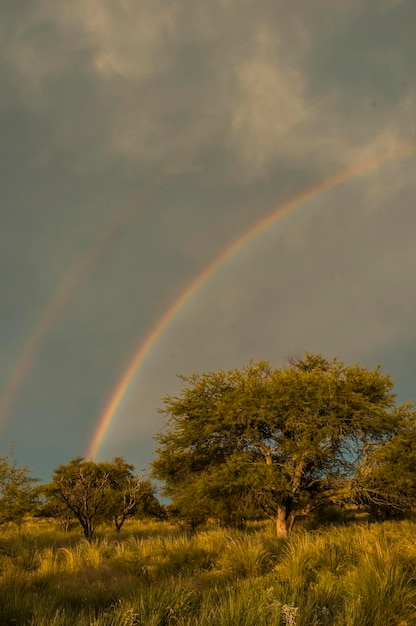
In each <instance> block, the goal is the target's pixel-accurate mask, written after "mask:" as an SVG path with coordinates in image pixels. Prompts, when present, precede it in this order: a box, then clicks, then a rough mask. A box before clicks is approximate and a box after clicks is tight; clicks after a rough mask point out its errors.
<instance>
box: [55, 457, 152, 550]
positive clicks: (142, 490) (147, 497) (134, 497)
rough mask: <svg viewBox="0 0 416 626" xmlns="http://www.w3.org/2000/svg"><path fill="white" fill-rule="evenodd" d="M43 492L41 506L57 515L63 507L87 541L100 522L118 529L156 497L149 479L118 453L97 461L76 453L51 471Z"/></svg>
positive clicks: (90, 538)
mask: <svg viewBox="0 0 416 626" xmlns="http://www.w3.org/2000/svg"><path fill="white" fill-rule="evenodd" d="M43 493H44V495H45V497H46V503H45V505H44V506H46V507H47V508H49V510H53V511H54V512H55V515H54V516H59V517H60V518H61V519H62V517H63V516H62V507H66V508H67V510H69V511H70V512H71V514H72V515H73V516H74V517H75V518H76V519H77V520H78V522H79V524H80V525H81V527H82V530H83V532H84V536H85V538H86V539H87V540H88V541H90V542H91V541H92V539H93V537H94V533H95V530H96V527H97V525H98V524H99V523H100V522H104V521H112V522H113V523H114V526H115V528H116V530H117V531H120V530H121V528H122V526H123V524H124V522H125V521H126V519H127V518H129V517H131V516H133V515H135V514H136V513H137V512H138V511H139V510H140V508H142V510H145V509H146V506H147V505H146V503H148V505H149V506H150V502H153V501H154V500H156V498H155V496H154V494H153V487H152V485H151V483H150V481H148V480H145V479H144V478H142V477H139V476H137V475H136V474H135V471H134V466H133V465H130V464H129V463H127V462H126V461H125V460H124V459H123V458H122V457H117V458H115V459H113V460H112V461H103V462H101V463H96V462H94V461H86V460H85V459H83V458H82V457H76V458H75V459H73V460H72V461H70V462H69V463H68V464H67V465H60V466H59V467H58V468H57V469H56V470H55V471H54V474H53V478H52V481H51V483H50V484H49V485H46V486H45V487H44V488H43ZM45 510H46V509H45Z"/></svg>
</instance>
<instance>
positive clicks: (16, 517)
mask: <svg viewBox="0 0 416 626" xmlns="http://www.w3.org/2000/svg"><path fill="white" fill-rule="evenodd" d="M182 380H183V381H184V383H185V386H184V388H183V389H182V391H181V392H180V394H179V396H178V397H173V396H167V397H166V398H165V399H164V408H162V409H160V412H161V413H162V414H164V415H165V416H166V417H167V420H168V427H167V430H166V431H163V432H162V433H160V434H159V435H157V437H156V439H157V442H158V444H159V447H158V449H157V450H156V457H155V460H154V461H153V462H152V470H151V478H152V479H157V480H158V481H161V483H162V494H163V495H164V496H166V497H167V498H169V500H170V505H169V506H168V507H166V506H163V505H161V504H160V503H159V501H158V499H157V497H156V489H155V487H154V485H153V483H152V482H151V480H150V479H148V478H145V477H144V476H139V475H137V474H136V472H135V469H134V466H133V465H131V464H129V463H127V462H126V461H125V460H124V459H123V458H122V457H117V458H114V459H113V460H111V461H105V462H94V461H87V460H85V459H83V458H82V457H76V458H75V459H73V460H72V461H70V462H69V463H67V464H66V465H60V466H59V467H57V468H56V469H55V470H54V473H53V476H52V480H51V482H50V483H48V484H45V485H40V486H39V485H36V482H37V481H35V480H34V479H33V478H30V477H29V470H28V468H26V467H24V468H19V467H18V466H17V463H16V461H15V459H14V457H13V452H12V451H11V452H10V453H9V454H8V455H6V456H5V457H2V458H0V523H6V522H14V523H15V524H17V525H18V526H19V527H20V526H21V524H22V522H23V520H24V518H25V516H27V515H34V514H35V515H40V516H46V517H53V518H55V519H56V520H57V521H58V523H59V524H60V525H61V527H62V528H63V529H64V530H68V529H70V528H72V527H73V526H74V524H79V525H80V526H81V528H82V531H83V533H84V536H85V538H86V539H87V540H88V541H92V539H93V537H94V533H95V531H96V528H97V526H98V525H99V524H101V523H103V522H107V523H108V522H110V523H112V524H113V525H114V528H115V529H116V530H117V531H120V529H121V528H122V526H123V524H124V522H125V521H126V519H128V518H130V517H133V516H153V517H157V518H163V517H165V516H166V514H169V515H170V516H171V517H176V518H177V519H178V520H184V521H186V522H187V523H189V524H190V525H191V526H192V527H193V528H196V527H197V526H198V525H199V524H201V523H204V522H206V521H207V520H209V519H211V520H212V519H214V520H217V521H218V523H221V524H226V525H232V526H239V525H242V524H244V522H245V520H247V519H250V518H264V517H270V518H272V519H273V520H274V523H275V527H276V532H277V535H278V536H281V537H285V536H287V535H288V534H289V533H290V532H291V531H292V529H293V527H294V525H295V523H296V521H297V520H298V519H299V518H302V517H303V518H304V517H307V516H310V515H312V514H313V515H315V516H316V515H318V516H319V514H321V515H322V516H323V514H324V513H323V512H325V514H327V512H328V510H330V511H332V512H336V511H337V510H338V511H340V510H341V511H342V510H345V508H346V507H350V508H351V507H364V508H365V509H366V510H368V511H370V512H371V513H372V514H373V515H381V516H397V515H403V514H405V513H407V512H409V511H412V509H413V508H414V507H416V419H415V418H416V412H415V408H414V406H413V405H412V404H411V403H405V404H401V405H398V404H397V403H396V396H395V394H394V391H393V389H394V384H393V382H392V380H391V378H390V377H389V376H387V375H385V374H383V373H382V372H381V369H380V368H379V367H378V368H376V369H375V370H369V369H367V368H364V367H362V366H360V365H359V364H357V365H353V366H345V365H344V364H343V363H342V362H341V361H339V360H338V359H337V358H334V359H332V360H329V359H326V358H324V357H322V356H321V355H319V354H310V353H307V352H306V353H305V354H304V355H302V356H299V357H291V358H289V359H288V362H287V364H286V365H285V366H284V367H282V368H280V369H275V368H272V367H271V366H270V364H269V363H268V362H265V361H259V362H249V364H248V365H247V366H245V367H243V368H241V369H233V370H229V371H217V372H209V373H206V374H197V373H195V374H192V375H191V376H189V377H182ZM320 512H321V513H320Z"/></svg>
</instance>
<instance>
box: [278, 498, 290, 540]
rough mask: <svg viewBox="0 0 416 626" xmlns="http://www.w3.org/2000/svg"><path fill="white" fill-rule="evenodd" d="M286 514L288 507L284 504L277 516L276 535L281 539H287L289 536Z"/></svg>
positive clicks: (281, 505)
mask: <svg viewBox="0 0 416 626" xmlns="http://www.w3.org/2000/svg"><path fill="white" fill-rule="evenodd" d="M286 513H287V509H286V506H285V505H284V504H279V505H278V507H277V515H276V535H277V536H278V537H279V538H280V539H286V538H287V536H288V527H287V520H286Z"/></svg>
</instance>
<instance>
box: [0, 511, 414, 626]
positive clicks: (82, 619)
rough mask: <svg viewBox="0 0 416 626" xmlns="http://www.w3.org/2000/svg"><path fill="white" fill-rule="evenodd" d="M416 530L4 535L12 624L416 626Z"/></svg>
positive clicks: (5, 589) (3, 576) (135, 526)
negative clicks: (282, 536)
mask: <svg viewBox="0 0 416 626" xmlns="http://www.w3.org/2000/svg"><path fill="white" fill-rule="evenodd" d="M415 531H416V524H414V523H411V522H395V523H383V524H376V525H373V526H368V525H365V524H364V525H354V524H353V525H351V526H347V527H333V528H326V529H323V530H320V531H313V532H309V533H307V532H305V531H304V530H302V529H298V530H297V531H296V532H295V533H294V534H293V536H292V537H291V538H290V539H289V540H287V541H282V540H278V539H276V538H275V537H274V536H273V535H272V534H271V533H270V530H269V529H267V528H266V527H263V528H259V529H257V530H256V531H255V532H253V531H251V532H243V531H235V532H234V531H229V530H223V529H218V528H217V529H213V530H205V531H201V532H199V533H196V534H194V535H188V534H186V533H184V532H183V531H181V530H180V529H178V528H175V527H173V526H171V525H169V524H168V523H166V522H158V523H153V524H143V523H138V522H136V523H130V525H129V527H128V528H127V529H126V530H125V531H124V532H123V533H122V534H115V533H114V534H111V533H108V534H107V535H106V536H104V533H103V535H101V536H100V535H98V539H97V540H96V541H94V542H93V543H92V544H89V543H88V542H86V541H84V540H82V539H80V537H79V534H76V533H70V534H68V535H64V534H62V533H60V532H57V531H56V530H55V529H54V528H53V527H52V526H42V525H40V526H38V527H37V526H36V525H33V526H32V527H28V528H26V529H25V531H24V532H23V533H22V534H21V535H20V536H19V535H18V534H17V533H14V531H12V530H10V531H5V532H4V533H3V534H2V535H1V536H0V626H1V625H11V624H13V625H16V624H18V625H19V626H20V625H21V626H53V625H55V626H73V625H74V624H75V625H76V626H110V625H111V626H137V625H143V626H152V625H155V626H162V625H168V624H176V625H183V626H194V625H195V626H196V625H205V624H206V625H209V626H227V625H229V626H231V625H234V624H235V625H241V626H273V625H276V626H412V625H415V626H416V542H415V539H414V537H415V536H416V532H415Z"/></svg>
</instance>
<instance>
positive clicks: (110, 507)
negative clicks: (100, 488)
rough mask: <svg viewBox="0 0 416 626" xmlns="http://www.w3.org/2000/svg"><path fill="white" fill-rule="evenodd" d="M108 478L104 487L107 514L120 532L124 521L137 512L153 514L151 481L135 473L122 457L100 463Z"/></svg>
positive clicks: (154, 507) (154, 505) (155, 506)
mask: <svg viewBox="0 0 416 626" xmlns="http://www.w3.org/2000/svg"><path fill="white" fill-rule="evenodd" d="M102 465H103V467H105V470H106V472H107V474H108V477H109V480H108V485H107V488H106V499H107V515H108V517H109V518H111V519H112V521H113V523H114V526H115V529H116V531H117V532H120V530H121V528H122V526H123V524H124V522H125V521H126V519H128V518H129V517H133V516H134V515H137V514H138V513H141V514H142V515H146V514H149V513H150V514H153V513H154V512H155V511H156V508H157V505H158V502H157V499H156V497H155V495H154V488H153V486H152V484H151V482H150V481H149V480H147V479H145V478H144V477H143V476H138V475H137V474H136V473H135V468H134V466H133V465H130V464H129V463H126V461H125V460H124V459H123V458H122V457H116V458H114V459H113V460H112V461H108V462H106V463H103V464H102Z"/></svg>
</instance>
